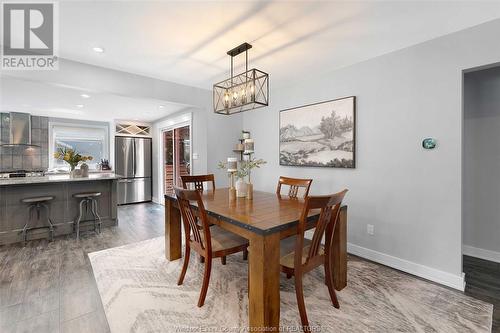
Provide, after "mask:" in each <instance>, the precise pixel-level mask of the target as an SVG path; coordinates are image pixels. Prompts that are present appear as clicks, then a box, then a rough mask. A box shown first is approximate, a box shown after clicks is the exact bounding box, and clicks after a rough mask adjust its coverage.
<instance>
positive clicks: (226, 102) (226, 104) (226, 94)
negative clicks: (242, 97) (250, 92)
mask: <svg viewBox="0 0 500 333" xmlns="http://www.w3.org/2000/svg"><path fill="white" fill-rule="evenodd" d="M224 108H226V109H227V108H229V93H228V92H227V91H226V92H225V93H224Z"/></svg>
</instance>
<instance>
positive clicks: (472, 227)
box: [463, 67, 500, 262]
mask: <svg viewBox="0 0 500 333" xmlns="http://www.w3.org/2000/svg"><path fill="white" fill-rule="evenodd" d="M464 118H465V123H464V127H465V134H464V145H465V151H464V198H463V199H464V202H463V205H464V207H463V208H464V220H463V233H464V235H463V242H464V253H465V254H468V255H473V256H478V257H480V258H483V259H489V260H495V261H498V262H500V241H499V240H500V67H496V68H492V69H487V70H481V71H477V72H472V73H468V74H466V75H465V77H464Z"/></svg>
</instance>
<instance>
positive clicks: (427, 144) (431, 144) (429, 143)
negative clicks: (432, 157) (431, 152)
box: [422, 138, 436, 149]
mask: <svg viewBox="0 0 500 333" xmlns="http://www.w3.org/2000/svg"><path fill="white" fill-rule="evenodd" d="M422 147H424V149H434V148H436V139H434V138H426V139H424V140H423V141H422Z"/></svg>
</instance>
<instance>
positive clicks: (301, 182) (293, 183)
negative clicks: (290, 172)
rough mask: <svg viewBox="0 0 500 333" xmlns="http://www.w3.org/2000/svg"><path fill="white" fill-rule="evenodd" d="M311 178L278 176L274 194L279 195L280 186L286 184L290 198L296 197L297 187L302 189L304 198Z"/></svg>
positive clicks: (307, 192)
mask: <svg viewBox="0 0 500 333" xmlns="http://www.w3.org/2000/svg"><path fill="white" fill-rule="evenodd" d="M312 181H313V180H312V179H301V178H289V177H283V176H280V179H279V180H278V187H277V188H276V194H277V195H281V186H282V185H288V186H289V189H288V196H289V197H290V198H297V196H298V193H299V189H300V188H303V189H304V198H305V197H307V195H308V194H309V188H310V187H311V183H312Z"/></svg>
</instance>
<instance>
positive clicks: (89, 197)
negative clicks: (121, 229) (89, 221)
mask: <svg viewBox="0 0 500 333" xmlns="http://www.w3.org/2000/svg"><path fill="white" fill-rule="evenodd" d="M99 196H101V192H88V193H77V194H74V195H73V197H74V198H77V199H81V200H80V213H79V215H78V218H77V219H76V222H75V223H74V224H73V231H75V229H76V239H80V220H81V219H82V216H83V212H84V210H83V206H85V211H86V212H87V213H90V214H92V217H93V220H94V232H96V233H98V234H100V233H101V217H100V216H99V214H98V213H97V199H96V198H97V197H99Z"/></svg>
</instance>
